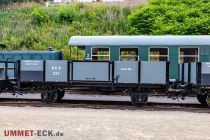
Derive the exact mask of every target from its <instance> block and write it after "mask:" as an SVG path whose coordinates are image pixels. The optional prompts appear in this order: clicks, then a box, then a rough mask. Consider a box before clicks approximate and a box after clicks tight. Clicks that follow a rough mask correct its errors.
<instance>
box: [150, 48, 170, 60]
mask: <svg viewBox="0 0 210 140" xmlns="http://www.w3.org/2000/svg"><path fill="white" fill-rule="evenodd" d="M151 49H167V61H169V57H170V55H169V47H161V46H157V47H149V50H148V60H149V61H150V62H153V61H151V60H150V50H151ZM153 56H155V55H153ZM160 56H166V55H160ZM154 62H160V61H154Z"/></svg>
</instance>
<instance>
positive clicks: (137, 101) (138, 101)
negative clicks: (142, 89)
mask: <svg viewBox="0 0 210 140" xmlns="http://www.w3.org/2000/svg"><path fill="white" fill-rule="evenodd" d="M147 100H148V95H147V94H141V93H131V103H132V105H135V106H143V105H144V104H145V103H146V102H147Z"/></svg>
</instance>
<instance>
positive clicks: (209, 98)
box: [206, 95, 210, 107]
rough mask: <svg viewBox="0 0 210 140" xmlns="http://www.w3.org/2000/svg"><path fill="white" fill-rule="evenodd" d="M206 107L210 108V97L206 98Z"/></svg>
mask: <svg viewBox="0 0 210 140" xmlns="http://www.w3.org/2000/svg"><path fill="white" fill-rule="evenodd" d="M206 105H207V106H208V107H210V95H207V96H206Z"/></svg>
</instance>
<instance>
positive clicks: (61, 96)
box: [57, 89, 65, 101]
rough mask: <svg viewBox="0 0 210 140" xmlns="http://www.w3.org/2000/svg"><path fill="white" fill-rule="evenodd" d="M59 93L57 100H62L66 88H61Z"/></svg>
mask: <svg viewBox="0 0 210 140" xmlns="http://www.w3.org/2000/svg"><path fill="white" fill-rule="evenodd" d="M57 93H58V99H57V101H60V100H61V99H62V98H63V97H64V95H65V90H64V89H59V90H58V91H57Z"/></svg>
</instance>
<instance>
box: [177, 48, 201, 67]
mask: <svg viewBox="0 0 210 140" xmlns="http://www.w3.org/2000/svg"><path fill="white" fill-rule="evenodd" d="M182 48H184V49H195V48H196V49H198V55H197V56H198V62H200V48H199V47H193V46H192V47H191V46H187V47H183V46H182V47H179V52H178V63H179V64H183V63H181V62H180V57H181V55H180V53H181V49H182ZM187 56H190V55H187ZM191 56H192V55H191Z"/></svg>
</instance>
